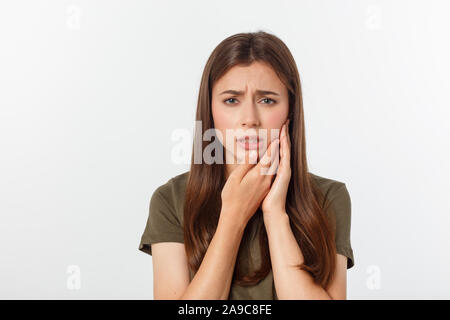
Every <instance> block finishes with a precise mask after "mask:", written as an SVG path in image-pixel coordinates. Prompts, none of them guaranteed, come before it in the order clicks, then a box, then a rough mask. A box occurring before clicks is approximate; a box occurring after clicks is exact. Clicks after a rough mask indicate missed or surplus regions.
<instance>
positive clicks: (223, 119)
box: [212, 106, 231, 145]
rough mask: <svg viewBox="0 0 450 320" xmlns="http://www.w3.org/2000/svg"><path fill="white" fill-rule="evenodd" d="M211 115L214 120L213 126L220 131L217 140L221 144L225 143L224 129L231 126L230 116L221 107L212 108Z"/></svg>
mask: <svg viewBox="0 0 450 320" xmlns="http://www.w3.org/2000/svg"><path fill="white" fill-rule="evenodd" d="M212 116H213V120H214V128H215V129H216V131H218V132H220V133H221V135H220V136H219V140H220V141H221V143H222V144H224V145H225V143H226V129H227V128H231V124H230V122H231V121H230V117H229V115H227V114H226V113H225V112H224V111H223V110H222V109H221V108H215V107H214V106H213V108H212Z"/></svg>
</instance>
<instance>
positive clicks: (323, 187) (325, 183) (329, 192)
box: [309, 172, 349, 207]
mask: <svg viewBox="0 0 450 320" xmlns="http://www.w3.org/2000/svg"><path fill="white" fill-rule="evenodd" d="M309 175H310V177H311V181H312V182H313V183H315V184H316V186H317V187H318V188H319V189H320V191H322V194H323V196H324V199H323V202H322V203H321V205H322V206H323V207H325V206H328V205H329V204H330V203H331V202H332V201H333V200H336V197H338V198H346V197H349V194H348V190H347V187H346V184H345V182H342V181H338V180H335V179H331V178H326V177H322V176H319V175H316V174H314V173H311V172H309Z"/></svg>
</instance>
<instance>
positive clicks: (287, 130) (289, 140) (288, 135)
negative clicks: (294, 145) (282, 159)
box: [286, 119, 291, 149]
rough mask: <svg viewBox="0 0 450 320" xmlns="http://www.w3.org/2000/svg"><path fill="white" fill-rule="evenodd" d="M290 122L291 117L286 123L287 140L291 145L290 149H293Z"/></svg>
mask: <svg viewBox="0 0 450 320" xmlns="http://www.w3.org/2000/svg"><path fill="white" fill-rule="evenodd" d="M289 122H290V119H288V122H287V124H286V136H287V142H288V145H289V149H291V136H290V134H289Z"/></svg>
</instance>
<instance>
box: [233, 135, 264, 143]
mask: <svg viewBox="0 0 450 320" xmlns="http://www.w3.org/2000/svg"><path fill="white" fill-rule="evenodd" d="M237 140H238V141H239V142H249V143H258V142H259V141H260V140H261V139H260V138H259V137H258V136H244V137H241V138H239V139H237Z"/></svg>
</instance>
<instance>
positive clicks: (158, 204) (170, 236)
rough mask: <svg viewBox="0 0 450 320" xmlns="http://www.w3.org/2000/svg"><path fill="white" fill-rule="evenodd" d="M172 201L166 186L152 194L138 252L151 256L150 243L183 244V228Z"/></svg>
mask: <svg viewBox="0 0 450 320" xmlns="http://www.w3.org/2000/svg"><path fill="white" fill-rule="evenodd" d="M173 201H174V200H173V197H172V196H171V193H170V188H168V187H167V185H162V186H160V187H159V188H157V189H156V190H155V191H154V192H153V195H152V197H151V199H150V206H149V214H148V219H147V224H146V226H145V229H144V232H143V234H142V237H141V242H140V244H139V250H141V251H143V252H145V253H148V254H149V255H152V248H151V244H152V243H157V242H181V243H184V235H183V226H182V224H181V222H180V219H179V218H178V216H177V214H176V210H175V205H174V203H173Z"/></svg>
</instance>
